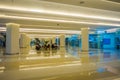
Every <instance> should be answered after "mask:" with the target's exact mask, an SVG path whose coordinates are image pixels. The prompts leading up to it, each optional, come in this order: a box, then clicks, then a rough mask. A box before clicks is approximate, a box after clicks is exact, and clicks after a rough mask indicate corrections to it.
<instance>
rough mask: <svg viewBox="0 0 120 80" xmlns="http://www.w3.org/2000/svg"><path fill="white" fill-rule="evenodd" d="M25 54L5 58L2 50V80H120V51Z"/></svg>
mask: <svg viewBox="0 0 120 80" xmlns="http://www.w3.org/2000/svg"><path fill="white" fill-rule="evenodd" d="M22 51H23V52H22V53H21V54H17V55H4V54H3V53H4V50H3V49H1V50H0V80H120V50H110V49H109V50H98V49H90V51H89V52H81V51H80V50H79V49H77V48H69V49H67V50H66V52H65V54H64V56H63V54H62V55H61V53H60V51H59V50H58V51H55V52H54V51H50V52H49V53H45V52H42V51H41V52H36V51H35V50H30V51H29V53H27V52H26V51H25V50H22ZM24 51H25V52H24Z"/></svg>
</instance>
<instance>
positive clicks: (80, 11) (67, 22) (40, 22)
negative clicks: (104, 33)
mask: <svg viewBox="0 0 120 80" xmlns="http://www.w3.org/2000/svg"><path fill="white" fill-rule="evenodd" d="M6 23H17V24H20V27H21V28H31V29H54V30H74V31H80V30H81V28H90V30H91V31H95V30H106V29H111V28H119V26H120V4H119V3H115V2H111V1H106V0H1V1H0V26H1V27H5V24H6Z"/></svg>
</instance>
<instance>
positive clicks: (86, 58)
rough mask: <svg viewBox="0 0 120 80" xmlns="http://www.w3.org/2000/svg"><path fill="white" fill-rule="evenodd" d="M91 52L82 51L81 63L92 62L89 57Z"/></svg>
mask: <svg viewBox="0 0 120 80" xmlns="http://www.w3.org/2000/svg"><path fill="white" fill-rule="evenodd" d="M88 53H89V52H87V51H86V52H82V53H81V58H80V59H81V63H89V62H90V58H89V54H88Z"/></svg>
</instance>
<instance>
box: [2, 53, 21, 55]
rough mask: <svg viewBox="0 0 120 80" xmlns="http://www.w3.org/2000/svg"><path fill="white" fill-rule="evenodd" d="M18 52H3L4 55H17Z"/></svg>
mask: <svg viewBox="0 0 120 80" xmlns="http://www.w3.org/2000/svg"><path fill="white" fill-rule="evenodd" d="M17 54H19V53H4V55H17Z"/></svg>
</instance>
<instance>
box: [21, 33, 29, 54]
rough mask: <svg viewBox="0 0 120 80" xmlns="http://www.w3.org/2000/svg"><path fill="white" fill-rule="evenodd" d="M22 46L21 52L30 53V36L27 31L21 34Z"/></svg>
mask: <svg viewBox="0 0 120 80" xmlns="http://www.w3.org/2000/svg"><path fill="white" fill-rule="evenodd" d="M20 48H21V53H29V50H30V38H29V37H28V36H27V34H25V33H22V34H21V36H20Z"/></svg>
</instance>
